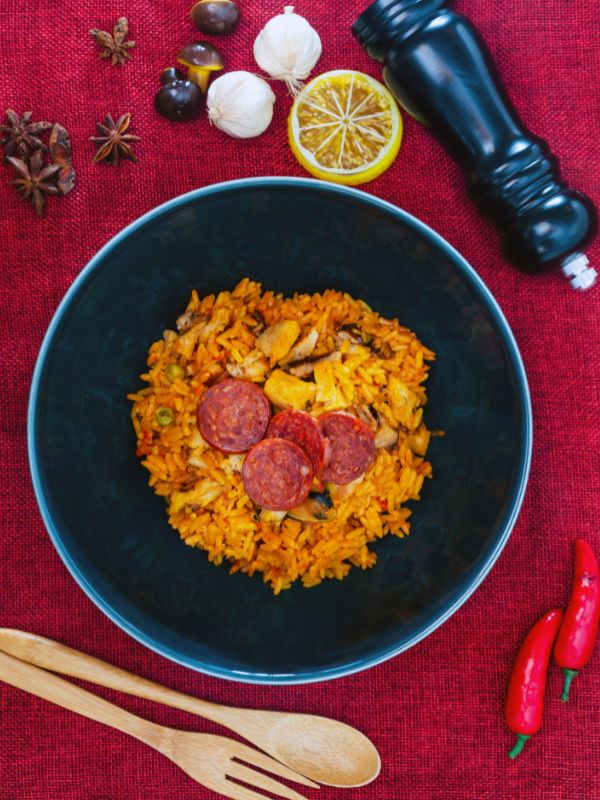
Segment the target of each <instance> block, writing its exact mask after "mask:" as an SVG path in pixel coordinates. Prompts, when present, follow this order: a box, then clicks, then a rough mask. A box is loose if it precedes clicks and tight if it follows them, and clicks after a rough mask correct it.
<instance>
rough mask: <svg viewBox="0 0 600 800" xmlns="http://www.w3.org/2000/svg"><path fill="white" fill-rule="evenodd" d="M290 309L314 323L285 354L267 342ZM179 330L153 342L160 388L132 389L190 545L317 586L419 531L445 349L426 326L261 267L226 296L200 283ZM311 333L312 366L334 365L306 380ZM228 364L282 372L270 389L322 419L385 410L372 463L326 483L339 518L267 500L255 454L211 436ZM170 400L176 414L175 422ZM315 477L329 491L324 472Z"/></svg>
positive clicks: (301, 320)
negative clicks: (268, 505)
mask: <svg viewBox="0 0 600 800" xmlns="http://www.w3.org/2000/svg"><path fill="white" fill-rule="evenodd" d="M284 320H295V321H296V322H297V323H298V325H297V326H293V327H294V328H295V330H298V326H299V331H300V332H299V334H298V335H297V337H296V339H295V343H294V344H293V345H292V349H291V350H290V351H289V352H288V353H287V354H286V355H284V356H281V357H279V358H278V361H277V362H273V354H271V357H268V356H267V355H265V353H264V352H263V351H262V350H261V349H260V347H258V346H257V340H258V339H259V335H260V334H261V333H263V332H264V328H265V326H266V327H267V330H275V329H273V328H272V326H273V325H275V324H276V323H280V322H282V321H284ZM290 327H292V326H290ZM178 328H179V330H178V331H174V330H167V331H165V332H164V335H163V338H162V339H160V340H159V341H157V342H154V344H152V345H151V347H150V350H149V353H148V361H147V363H148V371H147V372H146V373H144V374H143V375H142V376H141V378H142V380H143V381H144V382H145V383H146V384H147V386H146V387H145V388H143V389H141V390H139V391H137V392H135V393H133V394H130V395H128V397H129V399H130V400H131V401H132V402H133V409H132V420H133V425H134V428H135V433H136V436H137V455H138V456H139V457H140V458H141V459H142V464H143V465H144V467H145V468H146V469H147V470H148V472H149V474H150V478H149V484H150V486H151V487H152V488H153V489H154V491H155V492H156V493H157V494H158V495H161V496H162V497H164V498H165V501H166V504H167V513H168V518H169V523H170V525H171V526H172V527H173V528H175V529H176V530H177V531H178V532H179V535H180V536H181V538H182V539H183V541H184V542H185V543H186V544H188V545H189V546H191V547H199V548H202V549H204V550H205V551H206V552H207V554H208V558H209V560H210V561H212V562H213V563H214V564H221V563H222V562H223V561H224V560H227V561H229V562H230V563H231V567H230V571H231V572H237V571H241V572H245V573H247V574H248V575H253V574H254V573H255V572H260V573H262V577H263V580H264V581H265V582H266V583H268V584H269V585H270V586H271V587H272V589H273V591H274V592H275V594H278V593H279V592H281V590H282V589H287V588H289V587H290V586H291V585H292V583H293V582H294V581H296V580H300V581H301V582H302V584H303V585H304V586H306V587H309V586H315V585H316V584H318V583H320V582H321V581H322V580H323V579H324V578H337V579H338V580H341V579H343V578H344V577H345V576H346V575H347V574H348V572H349V571H350V569H351V567H352V566H355V567H361V568H362V569H367V568H368V567H372V566H373V565H374V564H375V562H376V560H377V555H376V553H375V552H374V551H373V550H371V549H370V548H369V544H370V543H371V542H374V541H376V540H378V539H381V538H382V537H383V536H385V535H387V534H390V533H391V534H392V535H394V536H397V537H399V538H402V537H403V536H405V535H407V534H408V533H409V530H410V523H409V517H410V514H411V512H410V510H409V509H408V508H407V507H406V506H405V503H406V502H407V501H408V500H418V499H419V498H420V493H421V489H422V486H423V482H424V480H425V478H429V477H431V465H430V464H429V462H428V461H426V460H425V458H424V457H425V454H426V452H427V448H428V445H429V438H430V433H429V431H428V429H427V427H426V426H425V423H424V421H423V406H424V405H425V403H426V400H427V398H426V394H425V390H424V386H423V384H424V381H425V380H426V378H427V373H428V364H427V362H429V361H431V360H433V358H434V353H432V352H431V350H428V349H427V348H426V347H425V346H424V345H423V344H421V342H420V341H419V340H418V339H417V337H416V336H415V334H414V333H412V332H411V331H409V330H408V329H407V328H404V327H402V325H400V323H399V322H398V320H395V319H393V320H388V319H384V318H383V317H381V316H379V315H378V314H376V313H375V312H374V311H372V310H371V309H370V308H369V307H368V306H367V305H366V303H364V302H362V301H361V300H355V299H353V298H352V297H350V296H349V295H348V294H345V293H343V292H338V291H333V290H328V291H325V292H323V293H322V294H312V295H310V294H296V295H294V297H292V298H284V297H283V296H282V295H279V294H274V293H273V292H270V291H268V292H262V287H261V285H260V284H259V283H255V282H253V281H251V280H249V279H248V278H244V279H243V280H242V281H241V282H240V283H239V284H238V285H237V286H236V287H235V289H234V290H233V291H232V292H221V293H220V294H219V295H217V296H215V295H209V296H208V297H204V298H200V297H199V296H198V294H197V293H196V292H195V291H194V292H193V293H192V296H191V299H190V301H189V303H188V306H187V309H186V312H185V314H184V315H182V317H180V318H179V319H178ZM261 342H262V340H259V344H261ZM301 343H303V346H304V352H308V350H309V349H310V345H313V347H312V350H310V355H309V356H308V357H305V358H301V359H300V362H301V364H302V365H303V366H301V367H300V369H304V370H306V369H308V370H309V371H310V370H311V369H313V365H314V363H315V362H317V363H319V364H320V365H321V366H319V367H318V368H315V369H314V373H312V374H311V373H310V372H309V374H308V375H307V374H303V375H302V380H301V381H300V379H299V378H296V377H292V378H290V373H293V372H294V369H295V368H297V366H298V360H291V361H290V358H292V356H293V355H294V352H295V350H297V351H298V352H299V353H300V352H302V347H301V346H300V345H301ZM299 346H300V347H299ZM298 348H299V349H298ZM276 355H279V354H276ZM320 359H323V360H320ZM299 374H300V373H299ZM227 375H231V376H233V377H240V378H244V379H246V380H253V381H255V382H256V383H257V384H259V385H260V386H263V387H264V386H265V382H266V381H269V380H270V382H267V383H266V388H265V391H266V393H267V395H268V396H270V399H271V400H272V402H274V406H275V410H279V409H280V408H283V407H296V408H298V407H301V408H304V409H305V410H307V411H309V412H310V413H311V414H313V415H314V416H317V417H318V416H319V415H320V414H322V413H324V412H325V411H332V410H338V409H344V410H347V411H350V412H351V413H355V414H357V415H358V416H360V417H361V418H363V419H365V420H368V421H371V422H372V427H373V430H374V432H375V436H376V443H377V444H378V447H377V450H376V457H375V460H374V461H373V464H372V465H371V467H370V468H369V470H368V471H367V472H366V473H365V474H364V475H363V476H362V477H361V478H359V479H358V480H356V481H354V483H352V484H349V485H347V486H333V485H328V486H327V487H326V488H327V491H328V492H329V494H330V497H331V500H332V502H333V506H334V508H335V511H336V516H335V519H333V520H331V521H329V522H318V523H316V522H313V523H307V522H300V521H298V520H295V519H292V518H290V517H289V516H288V515H284V514H283V512H282V513H278V512H265V511H262V512H261V510H260V509H257V508H256V506H255V505H254V504H253V502H252V501H251V500H250V498H249V497H248V495H247V494H246V492H245V490H244V485H243V482H242V477H241V465H242V463H243V455H241V456H240V455H230V456H228V455H226V454H223V453H220V452H217V451H216V450H214V449H212V448H211V447H210V446H209V445H208V444H207V443H206V442H205V441H204V440H203V439H202V437H201V436H200V433H199V431H198V428H197V425H196V412H197V408H198V403H199V401H200V399H201V397H202V395H203V392H204V391H205V387H206V386H207V385H209V384H211V383H213V382H214V381H215V380H218V379H219V378H221V377H223V376H227ZM270 376H271V377H270ZM279 383H283V386H282V388H281V389H279ZM288 383H289V384H290V385H289V386H288ZM300 384H302V385H300ZM307 384H314V386H312V385H311V386H308V387H307ZM271 385H272V386H273V388H272V390H271ZM303 387H304V388H303ZM307 392H308V399H307ZM159 408H160V409H163V412H162V413H163V418H162V422H163V424H162V425H161V424H159V422H158V420H157V416H156V413H157V410H158V409H159ZM164 409H169V410H170V411H168V412H167V420H169V419H171V420H172V421H171V422H170V424H166V425H165V424H164V422H165V419H164ZM159 417H160V415H159ZM384 445H385V446H384ZM315 489H323V487H322V486H321V485H319V483H318V481H316V482H315Z"/></svg>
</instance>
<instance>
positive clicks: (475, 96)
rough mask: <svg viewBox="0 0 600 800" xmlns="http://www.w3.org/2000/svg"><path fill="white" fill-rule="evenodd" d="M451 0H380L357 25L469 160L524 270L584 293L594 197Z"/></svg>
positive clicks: (411, 109)
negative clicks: (577, 184) (511, 92)
mask: <svg viewBox="0 0 600 800" xmlns="http://www.w3.org/2000/svg"><path fill="white" fill-rule="evenodd" d="M449 4H450V0H375V2H374V3H373V4H372V5H371V6H370V7H369V8H367V10H366V11H365V12H364V13H363V14H362V15H361V16H360V17H359V18H358V19H357V20H356V22H355V23H354V25H353V26H352V31H353V33H354V35H355V37H356V38H357V39H358V41H359V42H360V43H361V44H362V45H363V47H364V48H365V49H366V50H367V52H368V53H369V55H371V56H372V57H373V58H374V59H376V60H377V61H380V62H381V63H383V77H384V80H385V82H386V83H387V84H388V86H389V87H390V89H391V91H392V93H393V94H394V95H395V96H396V98H397V99H398V102H399V103H400V104H401V105H402V106H403V107H404V108H405V110H406V111H407V112H408V113H409V114H411V115H412V116H413V117H415V118H416V119H417V120H418V121H419V122H422V123H423V124H425V125H427V127H428V128H429V129H430V130H431V132H432V133H433V134H434V135H435V136H436V137H437V138H438V139H440V141H441V142H442V144H443V145H444V146H445V147H446V149H447V150H448V151H449V152H450V153H451V154H452V155H453V156H454V157H455V159H456V160H457V161H458V163H459V164H460V165H461V166H462V167H463V169H464V171H465V172H466V175H467V179H468V181H469V186H470V193H471V195H472V197H473V199H474V201H475V203H476V204H477V205H478V206H479V208H480V209H481V210H482V211H483V212H484V213H486V214H487V215H488V216H489V217H490V218H492V220H493V221H494V222H495V223H496V226H497V228H498V229H499V231H500V233H501V235H502V241H503V247H504V251H505V254H506V255H507V257H508V258H509V259H510V260H511V261H512V262H513V263H514V264H515V266H517V268H518V269H520V270H521V271H523V272H528V273H540V272H545V271H548V270H551V269H559V270H561V271H562V273H563V274H564V275H565V276H566V277H567V278H568V279H569V281H570V283H571V286H572V287H573V288H574V289H577V290H579V291H584V290H586V289H589V288H591V287H592V286H593V285H594V283H595V281H596V278H597V274H596V271H595V270H594V269H592V268H591V267H590V266H589V264H588V260H587V258H586V256H585V255H583V253H582V248H583V247H585V246H586V244H588V243H589V242H590V241H591V240H592V239H593V237H594V236H595V233H596V227H597V214H596V210H595V208H594V205H593V204H592V202H591V201H590V199H589V198H588V197H586V196H585V195H584V194H582V193H581V192H577V191H574V190H573V189H570V188H568V187H567V186H566V185H565V183H564V182H563V181H562V179H561V178H560V175H559V172H558V164H557V161H556V159H555V157H554V156H553V155H552V154H551V152H550V149H549V147H548V145H547V144H546V142H545V141H543V140H542V139H540V138H539V137H537V136H535V135H534V134H532V133H531V131H529V130H528V129H527V128H526V127H525V125H524V124H523V122H522V121H521V119H520V118H519V116H518V114H517V112H516V111H515V109H514V107H513V106H512V104H511V102H510V100H509V98H508V96H507V95H506V91H505V89H504V87H503V85H502V82H501V81H500V78H499V77H498V74H497V71H496V69H495V66H494V63H493V60H492V56H491V54H490V52H489V50H488V49H487V47H486V45H485V43H484V41H483V40H482V38H481V37H480V36H479V34H478V33H477V31H476V30H475V28H474V27H473V26H472V25H471V23H470V22H469V21H468V20H467V19H466V18H465V17H463V16H462V15H461V14H457V13H455V12H454V11H451V10H450V9H449V8H448V6H449Z"/></svg>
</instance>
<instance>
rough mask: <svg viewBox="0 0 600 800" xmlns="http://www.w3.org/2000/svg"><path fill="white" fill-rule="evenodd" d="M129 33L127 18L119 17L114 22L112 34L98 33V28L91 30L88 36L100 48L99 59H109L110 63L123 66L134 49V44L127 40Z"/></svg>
mask: <svg viewBox="0 0 600 800" xmlns="http://www.w3.org/2000/svg"><path fill="white" fill-rule="evenodd" d="M128 33H129V22H128V21H127V17H119V19H118V20H117V21H116V22H115V24H114V27H113V32H112V34H110V33H108V32H107V31H100V30H98V28H92V29H91V30H90V35H91V36H92V37H93V39H94V40H95V41H96V43H97V44H99V45H100V47H102V48H103V49H102V51H101V52H100V55H99V58H110V63H111V64H112V65H113V67H114V66H115V64H124V63H125V61H126V59H128V58H131V53H130V52H129V51H130V50H131V49H132V48H133V47H135V42H132V41H131V40H128V39H127V34H128Z"/></svg>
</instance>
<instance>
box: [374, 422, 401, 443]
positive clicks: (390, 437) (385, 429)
mask: <svg viewBox="0 0 600 800" xmlns="http://www.w3.org/2000/svg"><path fill="white" fill-rule="evenodd" d="M397 441H398V431H395V430H394V429H393V428H391V427H390V426H389V425H388V424H387V423H385V422H384V423H382V425H381V426H380V427H379V428H378V429H377V432H376V434H375V447H376V448H377V449H385V450H391V449H392V447H393V446H394V445H395V444H396V442H397Z"/></svg>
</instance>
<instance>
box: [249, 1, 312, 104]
mask: <svg viewBox="0 0 600 800" xmlns="http://www.w3.org/2000/svg"><path fill="white" fill-rule="evenodd" d="M321 52H322V45H321V39H320V37H319V34H318V33H317V32H316V31H315V29H314V28H313V27H312V26H311V25H310V23H309V22H308V21H307V20H306V19H305V18H304V17H301V16H300V15H299V14H295V13H294V6H284V9H283V14H278V15H277V16H275V17H273V18H272V19H270V20H269V22H267V24H266V25H265V27H264V28H263V29H262V31H261V32H260V33H259V34H258V36H257V37H256V39H255V41H254V59H255V61H256V63H257V64H258V66H259V67H260V68H261V69H262V70H264V71H265V72H266V73H268V74H269V75H270V76H271V77H272V78H275V79H276V80H281V81H285V82H286V83H287V85H288V87H289V88H290V89H291V91H292V92H294V93H295V92H297V91H298V90H299V89H300V87H301V86H302V83H301V82H302V80H304V79H305V78H307V77H308V76H309V74H310V72H311V70H312V69H313V68H314V66H315V64H316V63H317V61H318V60H319V58H320V56H321Z"/></svg>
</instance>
